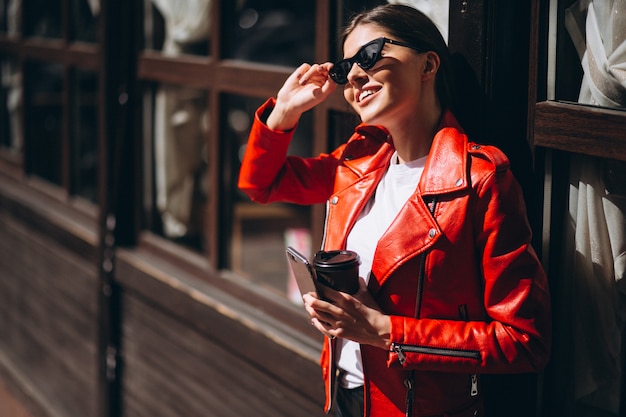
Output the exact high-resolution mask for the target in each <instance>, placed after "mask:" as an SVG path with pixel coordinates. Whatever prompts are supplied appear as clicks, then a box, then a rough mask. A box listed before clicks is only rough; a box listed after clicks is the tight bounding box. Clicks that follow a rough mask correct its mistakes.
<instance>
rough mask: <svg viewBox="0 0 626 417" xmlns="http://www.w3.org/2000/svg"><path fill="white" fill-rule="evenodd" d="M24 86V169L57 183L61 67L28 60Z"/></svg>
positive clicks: (58, 182) (60, 166) (60, 117)
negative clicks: (25, 164) (25, 165)
mask: <svg viewBox="0 0 626 417" xmlns="http://www.w3.org/2000/svg"><path fill="white" fill-rule="evenodd" d="M24 86H25V92H26V95H25V99H26V101H25V103H26V108H25V116H26V117H27V119H26V124H25V129H26V138H25V140H26V142H25V144H26V149H27V152H26V163H27V167H28V168H27V170H28V172H29V173H32V174H34V175H38V176H40V177H42V178H45V179H47V180H49V181H51V182H53V183H55V184H59V185H61V181H62V176H61V173H62V165H61V164H62V152H61V134H62V116H63V101H62V96H63V94H62V93H63V67H62V66H61V65H60V64H52V63H34V62H33V63H29V64H28V65H27V74H26V79H25V80H24Z"/></svg>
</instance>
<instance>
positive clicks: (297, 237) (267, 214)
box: [221, 96, 313, 302]
mask: <svg viewBox="0 0 626 417" xmlns="http://www.w3.org/2000/svg"><path fill="white" fill-rule="evenodd" d="M261 104H262V100H258V99H251V98H244V97H239V96H226V97H225V98H224V101H223V107H222V108H223V111H224V113H223V114H224V116H225V118H226V120H225V121H224V126H225V130H224V131H223V132H222V134H221V137H222V138H223V143H225V144H230V145H231V148H230V149H228V150H227V152H229V153H230V160H231V161H233V162H232V163H228V164H226V166H225V167H224V169H231V170H232V172H228V173H227V174H226V177H227V178H228V177H230V178H233V181H232V187H233V188H232V192H231V194H232V195H233V196H234V197H233V201H232V202H225V204H232V210H224V211H226V212H229V213H230V212H232V213H233V214H232V233H231V234H230V236H231V242H230V248H231V254H230V269H232V270H234V271H236V272H238V273H239V274H240V275H242V276H244V277H246V278H247V279H250V280H254V281H255V282H257V283H258V284H259V285H263V286H266V287H268V288H270V289H272V290H274V291H276V292H278V293H279V294H282V295H284V296H288V297H289V298H290V299H292V300H293V301H294V302H300V301H301V297H300V295H299V292H298V289H297V286H296V285H295V282H294V281H293V280H292V279H291V278H290V276H289V272H288V269H287V261H286V257H285V246H286V245H290V246H294V247H295V248H297V249H299V250H300V251H301V252H302V253H303V254H305V255H307V256H310V255H311V253H312V248H311V228H310V217H311V214H310V208H309V207H302V206H296V205H291V204H269V205H260V204H257V203H252V202H250V200H249V199H248V197H247V196H245V195H244V194H243V193H241V191H239V190H238V189H237V188H236V186H237V176H238V173H239V169H240V165H241V157H242V156H243V154H244V151H245V146H246V143H247V141H248V134H249V132H250V126H251V123H252V120H253V117H254V112H255V110H256V109H257V108H258V106H260V105H261ZM312 123H313V121H312V117H311V112H308V113H305V114H304V115H303V117H302V118H301V119H300V123H299V124H298V129H297V130H296V132H295V135H294V138H293V140H292V142H291V145H290V148H289V153H290V154H293V155H301V156H310V155H311V154H312V143H313V134H312V130H313V129H312ZM229 166H230V168H229Z"/></svg>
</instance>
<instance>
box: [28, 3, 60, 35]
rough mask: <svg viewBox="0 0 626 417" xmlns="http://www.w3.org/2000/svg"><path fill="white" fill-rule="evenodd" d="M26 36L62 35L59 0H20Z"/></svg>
mask: <svg viewBox="0 0 626 417" xmlns="http://www.w3.org/2000/svg"><path fill="white" fill-rule="evenodd" d="M22 10H23V13H24V24H25V28H24V32H25V33H26V35H27V36H42V37H47V38H61V37H62V32H61V31H62V27H63V26H62V21H63V20H62V16H61V11H62V10H63V7H62V1H61V0H22Z"/></svg>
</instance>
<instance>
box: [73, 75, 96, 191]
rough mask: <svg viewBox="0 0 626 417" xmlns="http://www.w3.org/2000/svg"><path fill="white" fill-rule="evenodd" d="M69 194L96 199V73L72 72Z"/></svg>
mask: <svg viewBox="0 0 626 417" xmlns="http://www.w3.org/2000/svg"><path fill="white" fill-rule="evenodd" d="M71 93H72V101H71V112H72V113H71V114H72V118H71V128H72V136H71V141H72V142H71V143H72V157H71V158H72V160H71V164H72V168H71V181H72V194H76V195H79V196H81V197H84V198H86V199H88V200H89V201H92V202H94V203H95V202H96V201H97V185H98V178H97V175H98V75H97V74H96V73H92V72H85V71H78V70H77V71H75V72H74V74H73V76H72V90H71Z"/></svg>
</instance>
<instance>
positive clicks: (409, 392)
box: [404, 372, 413, 417]
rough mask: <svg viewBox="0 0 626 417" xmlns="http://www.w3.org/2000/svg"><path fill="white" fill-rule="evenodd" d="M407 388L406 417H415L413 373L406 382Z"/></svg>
mask: <svg viewBox="0 0 626 417" xmlns="http://www.w3.org/2000/svg"><path fill="white" fill-rule="evenodd" d="M404 386H406V414H405V415H406V417H411V416H412V415H413V372H411V374H410V376H409V377H408V378H407V379H405V380H404Z"/></svg>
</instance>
